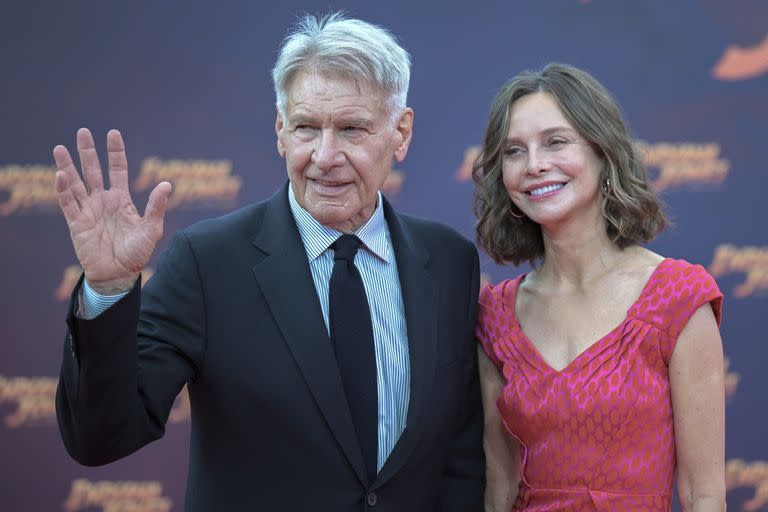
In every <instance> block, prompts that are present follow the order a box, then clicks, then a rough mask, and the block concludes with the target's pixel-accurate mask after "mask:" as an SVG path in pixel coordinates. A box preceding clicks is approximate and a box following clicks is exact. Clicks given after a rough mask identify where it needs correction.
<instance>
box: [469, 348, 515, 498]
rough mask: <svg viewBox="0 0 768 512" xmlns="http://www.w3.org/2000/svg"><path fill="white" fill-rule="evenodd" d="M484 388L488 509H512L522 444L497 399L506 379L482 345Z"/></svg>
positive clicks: (479, 360) (481, 365)
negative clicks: (503, 419) (506, 422)
mask: <svg viewBox="0 0 768 512" xmlns="http://www.w3.org/2000/svg"><path fill="white" fill-rule="evenodd" d="M478 366H479V368H480V388H481V390H482V394H483V413H484V417H485V420H484V429H483V448H484V449H485V471H486V475H485V476H486V487H485V510H486V512H509V511H510V510H512V505H513V504H514V502H515V498H516V497H517V486H518V483H519V481H520V445H519V443H518V442H517V440H516V439H515V438H514V437H513V436H512V435H511V434H509V432H507V431H506V429H505V428H504V425H503V424H502V422H501V418H500V417H499V411H498V409H496V400H497V399H498V397H499V394H500V393H501V390H502V389H503V388H504V379H503V378H502V376H501V375H499V372H498V371H497V370H496V368H495V367H494V366H493V363H491V361H490V360H489V359H488V356H486V355H485V353H484V352H483V350H482V348H480V345H479V344H478Z"/></svg>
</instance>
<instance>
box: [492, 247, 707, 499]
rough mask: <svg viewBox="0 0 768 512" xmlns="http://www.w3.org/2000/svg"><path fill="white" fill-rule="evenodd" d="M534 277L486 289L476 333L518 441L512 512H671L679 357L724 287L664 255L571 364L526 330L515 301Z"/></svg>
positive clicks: (696, 268) (700, 269) (505, 416)
mask: <svg viewBox="0 0 768 512" xmlns="http://www.w3.org/2000/svg"><path fill="white" fill-rule="evenodd" d="M523 277H524V276H520V277H518V278H516V279H514V280H508V281H504V282H502V283H500V284H498V285H496V286H493V285H486V286H485V287H484V288H483V289H482V291H481V293H480V309H479V313H478V326H477V337H478V340H479V341H480V343H481V344H482V347H483V349H484V350H485V352H486V354H488V356H489V358H490V359H491V361H492V362H493V363H494V364H495V365H496V367H497V368H498V369H499V370H500V371H501V372H502V374H503V376H504V378H505V381H506V385H505V386H504V388H503V390H502V392H501V394H500V396H499V399H498V401H497V407H498V409H499V412H500V415H501V418H502V421H503V422H504V425H505V427H506V428H507V430H508V431H509V432H510V433H511V434H512V435H513V436H515V437H516V438H517V439H518V440H519V441H520V446H521V450H522V454H521V455H522V464H523V467H522V471H521V482H520V492H519V493H518V498H517V502H516V503H515V507H514V510H525V511H535V512H543V511H550V510H551V511H554V510H557V511H558V512H564V511H574V512H581V511H585V512H586V511H609V510H610V511H614V510H623V511H641V510H642V511H659V512H661V511H665V512H666V511H669V510H670V507H671V499H672V486H673V479H674V473H675V440H674V431H673V425H672V402H671V397H670V389H669V372H668V366H669V360H670V357H671V355H672V352H673V350H674V347H675V342H676V341H677V337H678V336H679V334H680V332H681V331H682V330H683V328H684V327H685V324H686V323H687V321H688V319H689V318H690V317H691V315H692V314H693V313H694V312H695V311H696V309H698V308H699V307H700V306H701V305H703V304H706V303H710V304H711V306H712V309H713V311H714V313H715V317H716V319H717V322H718V324H719V323H720V318H721V307H722V294H721V293H720V290H719V289H718V287H717V284H716V283H715V280H714V279H713V278H712V276H710V275H709V274H708V273H707V272H706V270H704V268H703V267H701V266H700V265H691V264H690V263H688V262H686V261H684V260H673V259H665V260H664V261H662V262H661V263H660V264H659V266H658V267H657V268H656V270H655V271H654V272H653V274H652V275H651V277H650V279H649V280H648V283H647V284H646V285H645V287H644V289H643V291H642V292H641V294H640V296H639V297H638V299H637V301H636V302H635V303H634V304H633V305H632V306H631V307H630V309H629V311H628V313H627V316H626V317H625V319H624V320H623V321H622V322H621V324H619V325H618V326H617V327H616V328H614V329H613V330H612V331H611V332H610V333H608V334H607V335H606V336H604V337H603V338H601V339H599V340H598V341H597V342H595V343H594V344H593V345H592V346H591V347H589V348H588V349H587V350H585V351H584V352H582V353H581V354H580V355H579V356H578V357H577V358H576V359H575V360H574V361H573V362H571V364H569V365H568V366H567V367H566V368H564V369H563V370H561V371H556V370H554V369H552V368H551V367H550V366H549V365H548V364H547V363H546V362H545V361H544V359H543V358H542V357H541V355H540V354H539V352H538V351H537V350H536V348H535V347H534V345H533V343H531V341H530V340H529V339H528V338H527V337H526V335H525V333H523V331H522V329H521V327H520V324H519V323H518V321H517V318H516V317H515V299H516V295H517V289H518V286H519V284H520V282H521V280H522V278H523Z"/></svg>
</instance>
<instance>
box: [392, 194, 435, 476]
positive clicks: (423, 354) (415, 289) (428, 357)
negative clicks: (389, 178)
mask: <svg viewBox="0 0 768 512" xmlns="http://www.w3.org/2000/svg"><path fill="white" fill-rule="evenodd" d="M384 214H385V216H386V219H387V225H388V227H389V232H390V234H391V236H392V245H393V246H394V250H395V255H396V259H397V272H398V274H399V276H400V289H401V291H402V295H403V303H404V307H405V319H406V326H407V332H408V353H409V356H410V363H411V371H410V373H411V396H410V401H409V403H408V417H407V420H406V427H405V430H404V431H403V433H402V434H401V436H400V439H399V440H398V442H397V444H396V445H395V448H394V449H393V450H392V453H391V454H390V455H389V457H388V458H387V461H386V463H385V464H384V467H383V468H382V469H381V472H380V473H379V476H378V478H377V482H384V481H386V480H387V479H389V478H391V477H392V476H393V475H394V474H396V473H397V471H398V470H399V469H400V468H401V467H402V466H403V464H405V462H406V461H407V459H408V456H409V455H410V454H411V452H412V451H413V449H414V448H415V447H416V446H417V444H418V441H419V438H420V434H421V432H422V431H423V429H422V427H421V423H422V421H423V417H424V411H425V410H426V409H427V408H428V407H429V404H427V403H426V397H427V396H428V394H429V391H430V387H431V385H432V380H433V377H434V371H435V357H436V351H437V335H436V327H437V293H438V292H437V287H436V283H435V281H434V278H433V276H432V275H431V274H430V272H429V270H428V267H427V263H428V261H429V253H428V252H427V250H426V249H425V248H424V247H423V246H422V245H421V244H420V243H419V242H418V240H417V239H416V238H415V237H413V236H412V234H411V232H410V229H409V228H408V225H407V224H405V222H404V221H403V220H402V219H401V218H400V217H399V216H398V215H397V213H395V211H394V210H393V209H392V207H391V206H390V205H389V203H388V202H386V200H385V202H384Z"/></svg>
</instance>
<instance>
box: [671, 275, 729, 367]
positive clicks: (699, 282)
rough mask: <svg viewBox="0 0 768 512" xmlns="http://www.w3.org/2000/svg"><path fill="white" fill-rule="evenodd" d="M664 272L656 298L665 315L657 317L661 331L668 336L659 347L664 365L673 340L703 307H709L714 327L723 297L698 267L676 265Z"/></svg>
mask: <svg viewBox="0 0 768 512" xmlns="http://www.w3.org/2000/svg"><path fill="white" fill-rule="evenodd" d="M675 263H676V264H675V265H673V266H672V268H671V269H670V270H669V271H668V272H667V274H668V279H667V280H666V281H667V282H666V283H664V286H663V290H662V293H661V297H660V306H662V307H665V308H666V311H665V312H664V314H662V315H660V317H661V318H662V319H663V323H664V326H663V328H664V331H666V333H667V334H668V335H669V337H668V340H669V341H668V343H666V344H664V346H662V355H663V357H664V361H665V362H666V363H667V364H669V361H670V359H671V357H672V352H674V349H675V345H676V343H677V338H678V337H679V336H680V333H681V332H683V329H684V328H685V326H686V325H687V324H688V320H690V318H691V316H693V314H694V313H695V312H696V310H698V309H699V308H700V307H701V306H703V305H704V304H709V305H710V306H711V307H712V312H713V313H714V315H715V320H716V321H717V325H718V327H719V326H720V321H721V319H722V307H723V294H722V293H721V292H720V289H719V288H718V286H717V283H716V282H715V279H714V278H713V277H712V276H711V275H710V274H709V272H707V271H706V270H705V269H704V267H702V266H701V265H691V264H690V263H688V262H685V261H682V260H680V261H677V262H675Z"/></svg>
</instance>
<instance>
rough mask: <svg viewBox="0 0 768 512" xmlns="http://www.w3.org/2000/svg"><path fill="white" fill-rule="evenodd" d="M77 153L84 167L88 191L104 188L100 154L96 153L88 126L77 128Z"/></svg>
mask: <svg viewBox="0 0 768 512" xmlns="http://www.w3.org/2000/svg"><path fill="white" fill-rule="evenodd" d="M77 153H78V154H79V155H80V165H82V167H83V176H84V177H85V184H86V186H87V187H88V191H89V192H97V191H99V190H104V178H103V177H102V176H101V165H100V164H99V155H97V154H96V146H95V145H94V143H93V136H92V135H91V132H90V131H89V130H88V129H87V128H80V129H79V130H77Z"/></svg>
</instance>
